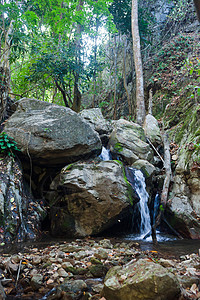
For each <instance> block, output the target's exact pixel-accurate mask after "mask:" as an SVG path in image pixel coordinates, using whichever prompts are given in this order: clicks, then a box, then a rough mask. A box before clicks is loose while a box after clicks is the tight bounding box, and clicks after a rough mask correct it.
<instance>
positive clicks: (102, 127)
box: [80, 108, 111, 141]
mask: <svg viewBox="0 0 200 300" xmlns="http://www.w3.org/2000/svg"><path fill="white" fill-rule="evenodd" d="M80 115H81V116H82V117H83V118H84V119H85V121H86V122H88V123H89V124H90V125H91V127H92V128H93V129H94V130H95V131H97V132H98V133H99V135H100V138H101V140H102V141H104V140H105V137H106V136H108V135H109V134H110V132H111V126H110V124H109V123H108V121H106V120H105V119H104V117H103V114H102V112H101V109H100V108H90V109H83V110H82V111H81V112H80Z"/></svg>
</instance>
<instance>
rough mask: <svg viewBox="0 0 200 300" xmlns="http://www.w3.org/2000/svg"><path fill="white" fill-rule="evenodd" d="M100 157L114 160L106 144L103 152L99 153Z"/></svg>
mask: <svg viewBox="0 0 200 300" xmlns="http://www.w3.org/2000/svg"><path fill="white" fill-rule="evenodd" d="M99 157H100V158H101V159H102V160H112V156H111V153H110V150H109V149H106V148H105V147H104V146H103V147H102V151H101V154H100V155H99Z"/></svg>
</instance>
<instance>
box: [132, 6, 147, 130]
mask: <svg viewBox="0 0 200 300" xmlns="http://www.w3.org/2000/svg"><path fill="white" fill-rule="evenodd" d="M131 25H132V37H133V54H134V62H135V73H136V121H137V123H138V124H139V125H143V123H144V118H145V104H144V79H143V69H142V58H141V50H140V35H139V27H138V0H132V15H131Z"/></svg>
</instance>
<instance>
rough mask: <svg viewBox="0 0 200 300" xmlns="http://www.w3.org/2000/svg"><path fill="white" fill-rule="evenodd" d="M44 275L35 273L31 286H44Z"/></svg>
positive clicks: (37, 287)
mask: <svg viewBox="0 0 200 300" xmlns="http://www.w3.org/2000/svg"><path fill="white" fill-rule="evenodd" d="M42 281H43V276H42V275H41V274H35V275H33V277H32V278H31V282H30V284H31V287H32V288H33V289H34V290H38V289H39V288H40V287H41V286H42Z"/></svg>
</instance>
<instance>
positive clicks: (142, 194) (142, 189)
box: [127, 168, 151, 239]
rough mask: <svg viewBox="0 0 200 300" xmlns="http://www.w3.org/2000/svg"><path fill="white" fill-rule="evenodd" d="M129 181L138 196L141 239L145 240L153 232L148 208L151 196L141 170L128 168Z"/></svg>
mask: <svg viewBox="0 0 200 300" xmlns="http://www.w3.org/2000/svg"><path fill="white" fill-rule="evenodd" d="M128 171H129V172H128V173H127V175H128V177H129V178H128V180H129V182H130V183H131V185H132V186H133V188H134V189H135V191H136V192H137V194H138V197H139V199H140V200H139V202H138V204H137V211H138V212H139V217H140V220H141V221H140V224H139V237H137V238H139V239H143V238H144V237H145V235H146V234H147V233H148V232H150V231H151V218H150V213H149V208H148V199H149V195H148V193H147V191H146V183H145V177H144V175H143V173H142V172H141V171H140V170H136V169H133V168H128Z"/></svg>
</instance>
